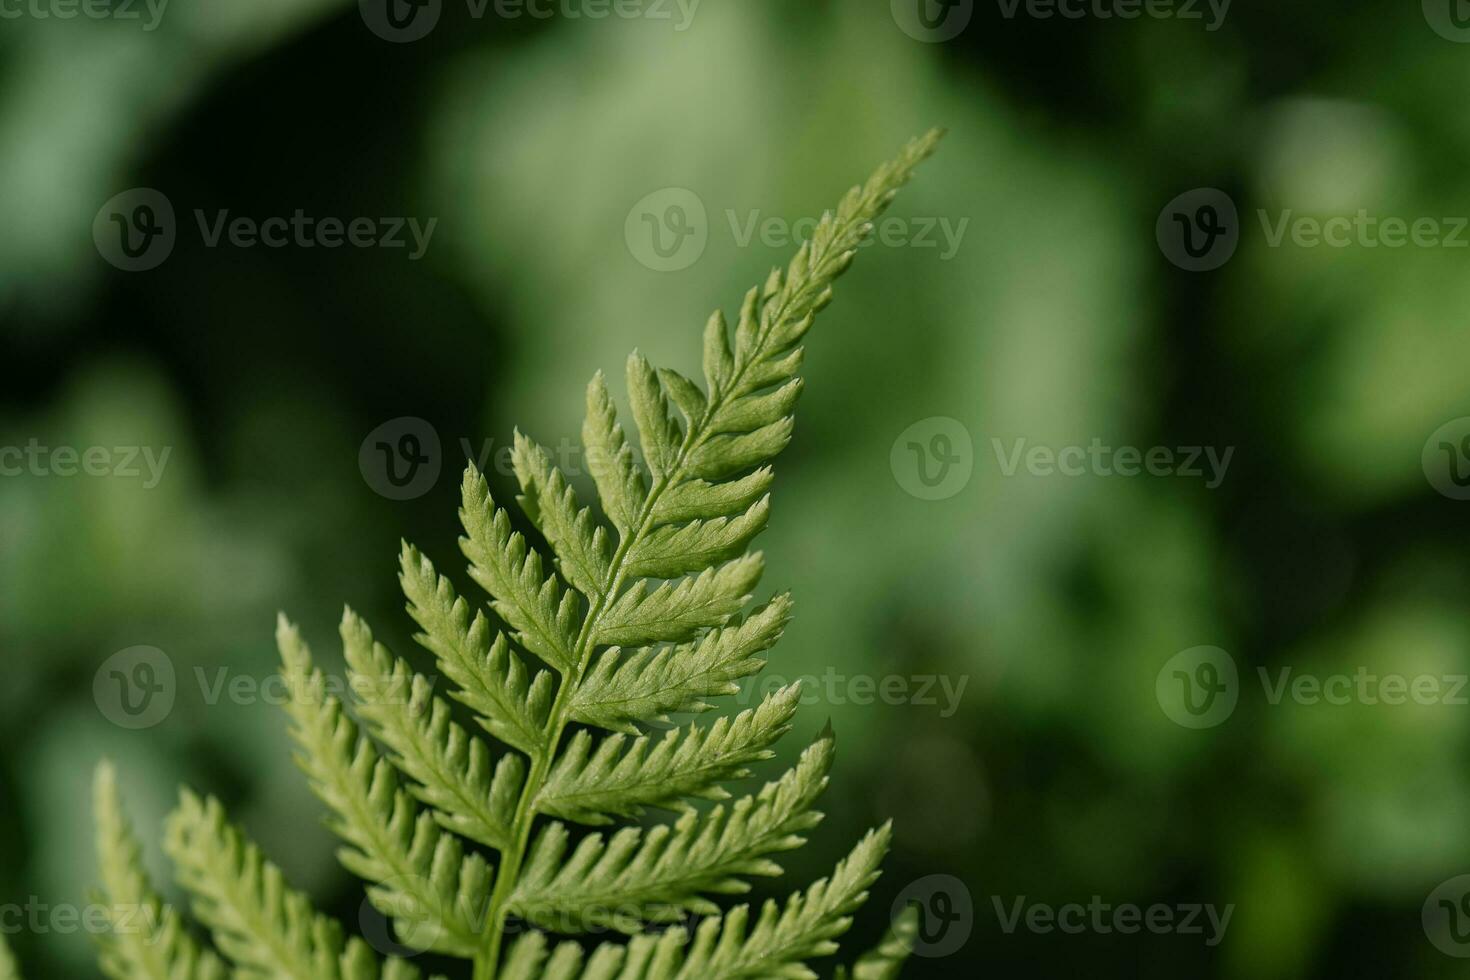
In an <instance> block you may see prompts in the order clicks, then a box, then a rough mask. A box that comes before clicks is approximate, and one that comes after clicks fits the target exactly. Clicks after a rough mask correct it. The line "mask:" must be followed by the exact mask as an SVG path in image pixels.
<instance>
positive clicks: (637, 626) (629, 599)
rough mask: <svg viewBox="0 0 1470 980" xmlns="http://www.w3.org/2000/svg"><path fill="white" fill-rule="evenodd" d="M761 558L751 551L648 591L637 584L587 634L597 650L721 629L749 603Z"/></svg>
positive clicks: (679, 639) (682, 638)
mask: <svg viewBox="0 0 1470 980" xmlns="http://www.w3.org/2000/svg"><path fill="white" fill-rule="evenodd" d="M764 567H765V559H764V558H763V557H762V556H761V553H760V552H758V551H757V552H754V553H752V554H749V555H745V556H744V557H742V558H737V559H735V560H734V561H731V562H726V563H725V564H724V565H721V566H720V567H719V568H707V569H705V570H704V571H703V572H700V573H699V575H698V576H695V577H692V578H683V579H679V580H678V581H674V582H664V583H663V584H662V585H660V586H659V587H658V588H656V589H654V590H653V591H652V592H649V591H648V589H647V587H646V586H645V585H644V583H643V582H635V583H634V584H633V587H632V588H630V589H629V590H628V591H627V592H624V593H623V594H622V595H620V596H619V597H618V598H617V599H616V600H614V601H613V602H612V603H610V604H609V606H608V608H607V611H606V612H605V613H604V614H603V616H602V619H601V620H600V621H599V622H598V624H597V629H596V630H595V631H594V632H593V642H594V643H595V644H597V645H599V646H647V645H649V644H653V643H682V642H684V641H686V640H692V639H694V637H696V636H698V635H699V633H700V631H701V630H706V629H710V628H712V627H715V626H721V625H723V624H724V623H725V621H726V620H728V619H729V618H730V617H731V616H734V615H735V614H736V613H738V612H739V611H740V610H741V608H742V607H743V606H744V605H745V603H746V602H748V601H749V600H750V593H751V590H752V589H754V588H755V585H756V583H757V582H758V581H759V580H760V577H761V571H762V570H763V569H764Z"/></svg>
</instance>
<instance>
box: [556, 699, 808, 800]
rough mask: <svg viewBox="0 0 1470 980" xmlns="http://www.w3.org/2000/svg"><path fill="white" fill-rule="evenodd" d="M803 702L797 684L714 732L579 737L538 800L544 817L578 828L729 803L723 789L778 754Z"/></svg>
mask: <svg viewBox="0 0 1470 980" xmlns="http://www.w3.org/2000/svg"><path fill="white" fill-rule="evenodd" d="M800 698H801V685H799V684H792V685H790V686H789V687H785V688H782V689H781V690H780V691H777V692H776V693H774V694H772V695H770V696H769V697H767V698H766V699H765V700H764V701H762V702H761V703H760V704H759V705H758V706H756V707H754V708H751V709H749V710H747V711H742V712H741V713H740V714H738V715H736V716H735V717H734V718H718V719H716V720H715V723H714V724H713V725H711V726H710V727H708V728H701V727H699V726H697V725H688V726H686V727H683V728H676V729H672V730H670V731H668V732H665V733H664V735H663V737H662V738H660V739H657V740H655V739H653V738H651V737H650V736H647V735H640V736H638V737H637V738H633V739H631V740H630V739H628V738H627V737H626V736H624V735H621V734H619V735H612V736H610V737H608V738H604V739H602V740H601V741H599V742H597V743H596V746H597V747H596V749H595V750H594V749H593V744H594V743H593V738H592V736H591V735H589V734H588V733H587V732H578V733H577V734H576V735H575V736H573V737H572V740H571V741H570V742H569V743H568V744H567V747H566V749H565V750H564V751H563V753H562V755H561V756H560V758H558V759H557V762H556V765H555V766H554V767H553V768H552V770H551V774H550V775H549V776H548V777H547V779H546V785H545V786H544V787H543V788H542V790H541V794H540V795H539V796H538V797H537V804H538V808H539V809H540V811H541V812H542V813H549V814H551V815H553V816H558V817H565V818H566V819H568V820H575V821H577V822H579V823H588V824H606V823H611V822H612V821H611V820H610V819H609V818H608V816H607V814H613V815H616V816H621V817H636V816H638V815H639V814H640V813H641V812H642V811H643V808H644V807H646V806H660V807H663V808H665V809H671V810H683V809H687V808H688V807H687V804H686V803H684V802H683V801H684V799H685V798H686V797H695V798H704V799H712V800H722V799H728V798H729V795H730V794H729V793H728V792H726V791H725V790H724V789H723V788H721V787H720V786H719V785H718V784H719V783H720V782H722V781H725V780H730V779H739V778H741V777H743V776H748V775H749V774H750V773H749V771H748V770H747V769H745V766H747V765H749V764H750V763H752V762H756V761H759V760H761V759H769V758H770V757H771V756H772V755H773V754H774V753H772V752H771V750H770V746H771V745H772V744H773V743H774V742H775V741H776V740H777V739H778V738H780V737H781V736H782V735H784V734H786V732H788V731H790V729H791V718H792V716H793V715H794V714H795V713H796V707H797V704H798V702H799V700H800Z"/></svg>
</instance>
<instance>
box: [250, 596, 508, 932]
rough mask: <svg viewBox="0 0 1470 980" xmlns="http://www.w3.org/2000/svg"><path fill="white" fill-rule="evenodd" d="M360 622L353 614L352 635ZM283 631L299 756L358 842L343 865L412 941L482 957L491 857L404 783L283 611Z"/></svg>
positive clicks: (346, 833) (343, 854) (345, 831)
mask: <svg viewBox="0 0 1470 980" xmlns="http://www.w3.org/2000/svg"><path fill="white" fill-rule="evenodd" d="M358 625H360V624H354V623H352V622H351V621H350V620H348V621H344V624H343V641H344V643H347V642H349V635H350V634H351V633H352V632H353V631H354V630H355V629H356V628H357V626H358ZM276 639H277V643H278V645H279V646H280V650H281V661H282V663H283V665H284V668H285V677H286V682H287V687H288V688H289V690H290V692H291V700H290V701H289V702H288V703H287V705H286V710H287V711H288V713H289V714H290V716H291V719H292V721H293V722H294V724H293V725H292V728H291V734H292V737H294V738H295V739H296V742H297V744H298V745H299V746H300V747H301V753H300V754H299V755H298V756H297V762H298V763H299V764H300V765H301V767H302V769H304V770H305V771H306V773H307V775H309V776H310V777H311V781H312V789H314V790H315V791H316V794H317V796H319V797H320V798H321V800H322V802H324V803H326V804H327V806H328V807H330V808H331V810H332V811H333V814H334V819H333V820H331V821H330V826H331V828H332V830H333V832H335V833H336V834H337V835H338V836H339V837H341V838H342V839H343V840H345V841H346V842H347V843H348V844H350V845H351V846H350V847H344V848H342V849H340V850H339V851H338V856H339V858H340V859H341V861H342V864H343V865H344V866H346V867H347V869H348V870H349V871H351V872H352V873H353V874H356V875H358V876H359V877H361V878H363V879H364V880H366V881H368V882H369V883H370V884H372V885H373V887H371V888H369V889H368V898H369V899H370V900H371V901H372V903H373V905H374V906H375V907H376V908H377V909H378V910H379V911H381V912H382V913H383V914H384V915H387V916H390V917H392V918H393V919H394V925H395V928H396V929H397V931H398V934H399V936H400V939H401V940H402V941H403V942H404V943H405V944H407V945H411V946H414V947H415V948H420V949H431V950H434V951H436V952H441V953H447V954H449V955H453V956H463V957H470V956H473V955H474V951H475V949H476V947H477V941H478V937H479V921H480V917H481V916H482V915H483V913H484V910H485V908H486V905H487V902H488V896H489V893H490V885H491V871H490V868H489V866H488V865H487V864H486V863H485V860H484V858H482V857H480V856H479V855H478V854H472V855H469V856H465V854H464V850H463V848H462V846H461V845H460V843H459V841H458V839H457V838H455V837H454V836H453V835H450V834H445V833H442V832H441V831H440V830H439V827H438V825H437V823H436V822H435V820H434V817H433V816H432V815H431V814H429V813H427V812H421V811H419V809H418V808H417V807H416V806H414V804H413V800H412V799H411V798H410V796H409V795H408V793H406V792H405V791H404V790H402V789H401V788H399V786H398V780H397V778H396V777H395V775H394V771H393V767H392V766H391V765H390V764H389V763H388V761H387V760H385V759H380V758H379V757H378V754H377V752H376V751H375V750H374V749H373V746H372V743H371V742H369V741H368V740H367V739H366V738H364V737H361V736H360V735H359V733H358V731H357V726H356V725H355V724H353V722H352V720H351V719H350V718H348V717H347V715H346V712H345V711H343V709H342V703H341V702H340V701H339V700H338V699H337V698H335V697H333V696H331V695H329V694H327V693H326V689H325V687H326V686H325V680H324V678H323V675H322V673H321V671H320V670H318V669H316V668H315V667H313V666H312V661H311V651H310V650H309V649H308V647H307V646H306V643H305V642H304V641H303V640H302V639H301V636H300V634H299V633H298V632H297V630H296V628H295V627H294V626H292V625H291V624H290V623H288V622H287V621H286V620H285V618H284V617H282V618H281V621H280V625H279V627H278V629H277V631H276ZM353 642H356V641H355V640H354V641H353ZM369 642H371V641H370V640H369Z"/></svg>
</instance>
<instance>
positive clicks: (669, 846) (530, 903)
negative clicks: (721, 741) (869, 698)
mask: <svg viewBox="0 0 1470 980" xmlns="http://www.w3.org/2000/svg"><path fill="white" fill-rule="evenodd" d="M832 744H833V743H832V737H831V736H830V735H829V734H824V735H823V736H822V737H820V738H819V739H818V740H817V741H816V742H814V743H813V744H812V745H811V746H810V747H808V748H807V750H806V751H805V752H803V753H802V756H801V759H800V760H799V761H798V762H797V764H796V765H795V766H793V767H792V768H791V769H790V770H788V771H787V772H786V774H785V775H783V776H782V777H781V778H780V779H779V780H777V781H775V782H772V783H767V784H766V785H765V786H764V787H763V788H762V789H761V791H760V792H759V793H757V794H755V795H753V796H746V797H742V798H741V799H739V800H737V801H735V802H734V803H733V804H729V805H724V804H722V805H720V806H716V807H714V808H713V809H711V810H709V811H708V812H707V813H696V812H693V811H691V812H688V813H686V814H684V816H682V817H680V818H679V820H678V822H676V823H675V824H674V825H673V826H672V827H670V826H667V825H659V826H655V827H652V828H650V829H648V830H647V831H644V830H642V829H640V828H637V827H625V828H624V829H622V830H620V831H618V832H617V833H615V834H613V835H612V837H611V838H609V839H607V840H606V841H604V839H603V837H602V835H601V834H589V835H588V836H586V837H584V838H582V840H581V841H580V842H578V844H577V847H576V849H575V850H574V851H573V853H572V855H571V856H570V857H566V849H567V829H566V827H565V826H564V825H562V824H561V823H558V822H555V821H553V822H552V823H550V824H548V825H547V826H546V827H545V829H543V830H542V831H541V833H540V835H539V836H538V837H537V838H536V841H535V843H534V844H533V845H532V847H531V852H530V855H529V857H528V858H527V861H526V864H525V867H524V868H523V869H522V872H521V878H520V881H519V882H518V884H517V886H516V890H515V892H514V894H513V897H512V900H511V908H512V910H513V911H514V912H515V913H516V914H517V915H520V916H521V917H522V918H526V919H530V920H531V921H532V922H535V923H537V924H538V925H542V926H543V927H545V928H549V929H553V930H556V931H560V932H581V931H586V930H588V929H592V928H596V927H598V926H602V925H613V926H614V927H617V928H628V923H629V922H630V920H633V919H637V918H642V919H648V920H651V921H669V920H671V919H676V918H679V917H680V916H681V915H682V913H683V912H684V911H686V910H687V911H691V912H696V913H699V914H702V915H710V914H713V913H715V912H718V911H719V907H718V906H716V905H715V904H714V903H713V902H711V901H709V900H708V899H707V898H704V897H703V894H702V893H705V892H717V893H723V894H738V893H740V892H744V891H746V890H747V889H748V888H749V885H747V884H746V882H745V881H744V880H743V879H742V878H741V877H740V876H741V875H775V874H780V873H781V867H780V865H778V864H776V863H775V862H774V861H772V860H771V859H770V858H769V857H768V855H770V854H774V853H777V852H780V851H786V850H791V849H792V848H795V847H799V846H801V844H802V843H804V841H805V838H803V837H802V836H801V835H802V834H803V833H804V832H805V831H807V830H810V829H811V828H812V827H814V826H816V824H817V823H819V822H820V821H821V819H822V815H821V814H820V813H817V812H815V811H813V810H812V809H811V807H812V804H813V803H814V802H815V801H816V798H817V796H818V795H819V794H820V793H821V792H822V790H823V789H824V788H825V787H826V785H827V771H828V769H830V768H831V765H832Z"/></svg>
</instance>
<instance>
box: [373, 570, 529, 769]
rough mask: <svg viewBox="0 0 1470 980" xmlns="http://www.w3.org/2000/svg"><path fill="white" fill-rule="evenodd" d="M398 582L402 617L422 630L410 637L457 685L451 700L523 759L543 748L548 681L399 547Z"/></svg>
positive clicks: (434, 574)
mask: <svg viewBox="0 0 1470 980" xmlns="http://www.w3.org/2000/svg"><path fill="white" fill-rule="evenodd" d="M398 578H399V582H400V583H401V584H402V586H403V594H404V595H405V596H406V597H407V599H408V612H409V615H411V616H412V617H413V618H414V621H415V622H417V623H418V624H419V627H420V628H421V629H422V630H423V632H422V633H420V634H418V636H417V637H416V638H417V639H418V641H419V642H420V643H421V644H423V646H424V648H425V649H427V650H428V651H429V652H430V653H432V654H434V656H436V657H437V658H438V659H439V667H440V669H441V670H443V671H444V673H445V674H447V675H448V676H449V678H450V679H451V680H452V681H454V683H455V684H457V685H459V687H458V689H457V690H456V691H455V692H454V697H455V698H456V699H457V700H459V701H461V702H463V703H464V704H465V705H467V706H468V707H469V708H470V710H472V711H474V712H475V713H476V715H477V716H478V717H477V720H478V721H479V723H480V724H481V726H483V727H484V729H485V730H486V731H487V732H489V733H490V734H491V735H493V736H495V737H496V738H498V739H500V740H501V741H502V742H505V743H506V744H507V745H511V746H514V747H515V748H518V749H520V750H521V751H522V752H525V753H527V754H529V755H534V754H536V753H538V752H539V751H540V750H541V749H542V747H543V746H544V745H545V742H546V731H545V727H546V715H547V711H548V709H549V708H550V706H551V690H552V687H553V686H554V683H555V682H554V681H553V679H552V676H551V674H549V673H547V672H546V671H537V672H536V674H535V676H534V677H532V676H531V675H530V673H529V672H528V671H527V670H526V667H525V665H524V664H522V663H521V660H520V658H519V657H517V656H516V655H515V653H514V652H513V651H512V650H511V649H510V645H509V644H508V643H507V642H506V640H505V636H504V635H503V634H496V636H495V639H494V641H493V642H492V641H491V640H490V632H491V631H490V624H489V623H488V621H486V619H485V617H484V615H483V614H482V613H478V612H477V613H475V616H474V619H473V621H472V620H471V619H470V612H469V606H468V604H467V603H466V602H465V601H464V600H463V599H461V598H459V597H458V596H457V595H455V592H454V586H453V585H452V584H450V582H449V579H447V578H442V577H440V576H439V574H438V573H437V572H435V571H434V566H433V564H432V563H431V562H430V561H429V559H427V558H425V557H424V556H423V555H421V554H419V551H418V549H416V548H414V547H413V546H411V545H408V544H405V545H404V546H403V554H402V556H401V558H400V572H399V576H398Z"/></svg>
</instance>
